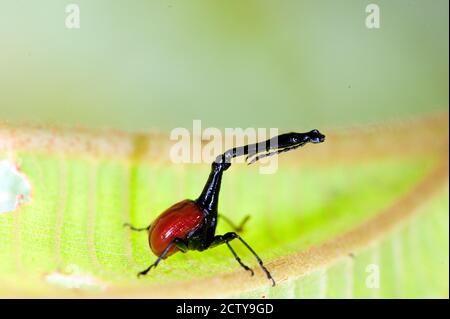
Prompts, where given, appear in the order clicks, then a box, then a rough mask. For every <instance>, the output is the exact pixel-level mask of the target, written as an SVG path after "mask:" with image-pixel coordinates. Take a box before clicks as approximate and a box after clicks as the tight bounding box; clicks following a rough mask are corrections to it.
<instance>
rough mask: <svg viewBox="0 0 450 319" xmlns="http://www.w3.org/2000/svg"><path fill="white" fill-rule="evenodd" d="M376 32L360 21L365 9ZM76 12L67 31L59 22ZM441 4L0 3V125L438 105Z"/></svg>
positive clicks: (263, 118)
mask: <svg viewBox="0 0 450 319" xmlns="http://www.w3.org/2000/svg"><path fill="white" fill-rule="evenodd" d="M372 2H373V3H376V4H378V5H379V6H380V9H381V28H380V29H368V28H366V26H365V19H366V16H367V13H366V12H365V8H366V6H367V4H369V3H372ZM69 3H77V4H78V5H79V7H80V10H81V28H80V29H67V28H66V27H65V19H66V16H67V14H66V12H65V7H66V5H67V4H69ZM448 9H449V8H448V1H447V0H433V1H425V0H421V1H412V0H396V1H361V0H345V1H333V0H320V1H317V0H315V1H300V0H289V1H288V0H284V1H275V0H272V1H269V0H249V1H238V0H233V1H230V0H227V1H203V0H191V1H185V0H167V1H162V0H161V1H156V0H155V1H149V0H131V1H124V0H96V1H92V0H77V1H74V0H72V1H69V0H67V1H61V0H59V1H58V0H45V1H44V0H42V1H31V0H28V1H20V0H0V121H11V122H18V123H23V122H25V123H29V122H32V123H34V122H37V123H58V124H63V125H80V126H87V127H116V128H120V129H126V130H142V129H149V128H159V129H163V130H170V129H172V128H173V127H179V126H181V127H187V128H190V127H191V126H192V120H193V119H201V120H203V123H202V124H203V126H204V127H206V126H215V127H219V128H223V127H243V128H245V127H280V128H286V129H290V128H296V129H306V128H311V127H325V126H326V127H340V126H348V125H354V124H364V123H370V122H381V121H386V120H388V119H398V118H405V117H408V116H412V115H416V114H421V113H426V112H432V111H436V110H448V85H449V83H448V57H449V56H448V36H449V34H448Z"/></svg>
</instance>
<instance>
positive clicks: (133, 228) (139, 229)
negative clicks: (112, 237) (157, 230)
mask: <svg viewBox="0 0 450 319" xmlns="http://www.w3.org/2000/svg"><path fill="white" fill-rule="evenodd" d="M151 226H152V225H151V224H150V225H148V226H147V227H144V228H137V227H134V226H132V225H131V224H129V223H125V224H123V227H130V229H131V230H134V231H143V230H147V231H148V230H149V229H150V227H151Z"/></svg>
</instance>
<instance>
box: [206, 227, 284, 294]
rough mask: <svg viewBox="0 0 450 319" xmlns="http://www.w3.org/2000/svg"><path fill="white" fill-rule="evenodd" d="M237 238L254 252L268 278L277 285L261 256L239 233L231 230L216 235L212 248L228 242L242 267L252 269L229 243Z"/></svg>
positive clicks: (273, 284)
mask: <svg viewBox="0 0 450 319" xmlns="http://www.w3.org/2000/svg"><path fill="white" fill-rule="evenodd" d="M236 238H237V239H239V240H240V241H241V242H242V243H243V244H244V246H245V247H247V248H248V250H250V252H251V253H252V254H253V256H255V258H256V260H257V261H258V263H259V266H260V267H261V269H262V270H263V271H264V273H265V274H266V276H267V278H268V279H269V280H271V281H272V286H275V280H274V279H273V277H272V275H271V274H270V272H269V271H268V270H267V268H266V267H265V266H264V264H263V262H262V260H261V258H259V256H258V255H257V254H256V252H255V251H254V250H253V249H252V248H251V247H250V246H249V245H248V244H247V243H246V242H245V241H244V240H243V239H242V238H241V236H239V235H238V234H236V233H233V232H230V233H226V234H224V235H222V236H220V235H219V236H214V240H213V242H212V243H211V245H210V248H212V247H215V246H218V245H221V244H224V243H226V244H227V246H228V247H229V248H230V250H231V252H232V253H233V255H234V256H235V258H236V260H237V261H238V262H239V264H240V265H241V266H242V267H244V269H245V270H250V268H249V267H247V266H245V265H244V264H243V263H242V262H241V260H240V258H239V257H238V256H237V255H236V252H234V250H233V249H232V248H231V246H230V245H229V242H230V241H232V240H233V239H236ZM252 274H253V271H252Z"/></svg>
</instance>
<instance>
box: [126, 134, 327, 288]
mask: <svg viewBox="0 0 450 319" xmlns="http://www.w3.org/2000/svg"><path fill="white" fill-rule="evenodd" d="M324 140H325V136H324V135H322V134H321V133H320V132H319V131H318V130H312V131H310V132H307V133H287V134H282V135H279V136H276V137H274V138H271V139H269V140H267V141H265V142H260V143H255V144H250V145H245V146H241V147H237V148H232V149H230V150H228V151H226V152H225V153H223V154H222V155H219V156H217V158H216V159H215V161H214V162H213V163H212V165H211V172H210V174H209V177H208V180H207V182H206V184H205V186H204V188H203V191H202V193H201V194H200V196H199V197H198V198H197V199H196V200H190V199H186V200H183V201H181V202H178V203H176V204H174V205H173V206H171V207H169V208H168V209H167V210H165V211H164V212H163V213H162V214H161V215H159V217H157V218H156V220H155V221H154V222H153V223H151V224H150V225H149V226H148V227H145V228H136V227H133V226H132V225H130V224H128V223H126V224H124V226H128V227H130V229H131V230H134V231H145V230H146V231H148V242H149V246H150V249H151V250H152V252H153V253H154V254H155V255H156V256H157V259H156V261H155V262H154V263H153V264H151V265H150V266H149V267H148V268H147V269H145V270H143V271H141V272H139V273H138V277H139V276H141V275H146V274H147V273H148V272H149V271H150V269H152V268H154V267H156V266H158V264H159V263H160V262H161V260H163V259H166V258H167V257H169V256H170V255H172V254H174V253H176V252H178V251H181V252H183V253H184V252H187V251H188V250H198V251H203V250H206V249H209V248H213V247H216V246H218V245H222V244H225V245H227V247H228V249H229V250H230V251H231V253H232V254H233V256H234V258H235V259H236V261H237V262H238V263H239V264H240V265H241V266H242V267H243V268H244V269H245V270H247V271H249V272H250V274H251V275H252V276H253V275H254V273H253V270H252V269H251V268H250V267H248V266H247V265H245V264H244V263H243V262H242V261H241V259H240V258H239V256H238V255H237V254H236V252H235V250H234V249H233V248H232V247H231V245H230V242H231V241H233V240H235V239H237V240H239V241H240V242H241V243H242V244H243V245H244V246H245V247H247V249H248V250H249V251H250V252H251V253H252V254H253V256H254V257H255V258H256V260H257V262H258V263H259V266H260V267H261V269H262V270H263V271H264V273H265V274H266V276H267V278H268V279H269V280H270V281H271V282H272V285H273V286H274V285H275V280H274V279H273V277H272V275H271V274H270V272H269V271H268V270H267V268H266V267H265V266H264V264H263V262H262V260H261V258H259V256H258V255H257V254H256V252H255V251H254V250H253V249H252V248H251V247H250V245H249V244H248V243H247V242H246V241H245V240H244V239H243V238H242V237H241V236H240V235H239V234H238V232H239V231H240V230H242V228H243V226H244V224H245V223H246V221H247V220H248V216H247V217H246V218H245V219H244V220H243V222H242V223H241V224H240V225H239V226H236V225H234V224H233V223H232V222H231V221H230V220H229V219H228V218H226V217H225V216H222V215H218V212H217V207H218V201H219V192H220V185H221V182H222V175H223V172H224V171H226V170H227V169H228V168H230V166H231V159H233V158H235V157H238V156H247V157H246V161H247V163H248V164H252V163H255V162H256V161H258V160H260V159H261V158H264V157H267V156H272V155H276V154H279V153H283V152H287V151H290V150H293V149H296V148H298V147H301V146H303V145H305V144H307V143H321V142H323V141H324ZM219 216H220V217H222V218H223V219H224V220H225V221H226V222H228V223H229V224H230V226H231V227H232V228H234V231H233V232H227V233H225V234H223V235H216V226H217V219H218V217H219Z"/></svg>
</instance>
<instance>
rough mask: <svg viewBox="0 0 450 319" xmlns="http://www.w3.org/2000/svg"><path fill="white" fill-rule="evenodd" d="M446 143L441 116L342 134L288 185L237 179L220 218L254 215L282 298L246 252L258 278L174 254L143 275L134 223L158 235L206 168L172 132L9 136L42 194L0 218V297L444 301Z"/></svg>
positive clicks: (4, 137)
mask: <svg viewBox="0 0 450 319" xmlns="http://www.w3.org/2000/svg"><path fill="white" fill-rule="evenodd" d="M446 134H448V122H446V120H443V119H442V118H441V119H439V118H438V119H436V118H433V119H426V120H422V121H417V122H412V123H409V124H404V125H400V126H399V127H394V126H389V127H385V128H383V129H379V130H377V129H373V128H372V129H367V130H361V129H354V130H351V131H337V132H331V134H329V135H327V137H328V136H329V138H328V139H327V142H326V143H325V144H323V147H321V146H322V145H320V146H311V147H305V148H304V149H302V150H300V151H298V152H297V153H296V152H293V153H292V154H287V155H286V156H280V159H279V168H278V171H277V172H276V174H273V175H261V174H259V172H258V169H257V167H252V166H248V167H247V166H245V165H234V166H233V167H232V169H230V170H229V171H227V172H226V174H225V176H224V183H223V187H222V193H221V198H220V203H219V206H220V211H221V213H222V214H225V215H227V217H229V218H230V219H232V220H235V221H236V222H239V221H240V220H241V219H242V218H244V216H246V215H247V214H250V215H251V219H250V221H249V222H248V224H247V228H246V229H245V232H244V233H243V234H242V236H243V237H244V238H245V239H246V241H247V242H249V243H250V244H251V245H252V247H253V248H254V249H255V250H256V251H257V252H258V253H259V255H260V256H261V257H262V259H263V260H264V262H265V264H266V265H267V267H268V268H269V269H270V270H271V271H272V273H273V275H274V277H275V279H276V281H277V283H278V285H277V286H276V287H275V288H272V287H270V282H269V281H268V280H267V279H266V278H265V277H264V276H263V274H262V272H261V271H260V270H259V269H258V267H257V264H256V262H255V260H254V259H253V257H252V256H251V254H249V253H248V251H246V250H245V249H244V248H243V247H241V246H240V245H239V243H238V242H233V243H232V245H233V247H234V248H236V250H237V252H238V253H239V255H241V257H242V259H243V260H244V261H245V262H246V263H247V264H249V265H251V266H252V267H253V268H254V269H255V270H256V271H255V276H254V277H250V276H249V275H248V274H247V273H246V272H245V271H244V270H242V269H241V268H240V267H239V265H238V264H237V263H236V261H235V260H234V258H233V256H232V255H231V254H230V252H229V251H228V250H227V249H226V247H225V246H224V247H217V248H214V249H211V250H208V251H205V252H202V253H199V252H189V253H187V254H181V253H179V254H175V255H174V256H171V257H170V258H168V259H167V260H164V261H163V262H162V263H161V264H160V265H159V266H158V268H156V269H152V271H151V272H150V273H149V274H148V275H147V276H146V277H145V278H142V279H137V278H136V273H137V272H138V271H140V270H142V269H144V268H146V267H147V266H148V265H149V264H150V263H152V262H153V261H154V259H155V256H153V255H152V254H151V252H150V250H149V248H148V243H147V238H146V234H145V233H132V232H130V231H129V230H128V229H126V228H123V226H122V225H123V223H124V222H130V223H132V224H134V225H136V226H142V227H144V226H147V225H148V224H149V223H150V222H151V221H152V220H153V219H154V218H155V217H156V216H157V215H158V214H159V213H160V212H161V211H163V210H164V209H166V208H167V207H168V206H170V205H171V204H173V203H174V202H176V201H179V200H181V199H184V198H196V197H197V196H198V195H199V192H200V191H201V189H202V187H203V184H204V182H205V180H206V177H207V175H208V171H209V165H208V164H201V165H175V164H172V163H170V162H169V161H168V159H167V156H166V154H167V149H168V147H169V146H170V144H169V142H168V140H167V138H166V137H165V136H164V135H156V134H148V135H146V134H137V135H135V134H125V133H117V132H88V131H75V130H59V129H50V128H30V127H28V128H22V127H14V128H11V127H7V126H4V127H0V141H2V143H0V160H1V159H6V158H8V159H12V160H13V161H14V162H15V163H16V164H18V166H19V167H20V170H21V172H22V173H23V174H24V175H25V176H26V178H27V179H28V180H29V181H30V183H31V187H32V199H31V201H30V202H29V203H27V204H25V205H23V206H22V207H21V208H19V209H16V210H15V211H13V212H9V213H3V214H0V238H1V240H0V295H3V296H27V297H30V296H31V297H33V296H58V297H60V296H67V297H78V296H98V297H118V296H129V297H217V296H220V297H252V298H259V297H271V298H279V297H281V298H304V297H331V298H340V297H349V298H350V297H353V298H365V297H369V298H371V297H445V296H448V186H446V185H448V166H447V165H446V164H445V162H446V160H447V154H448V139H447V135H446ZM393 137H395V138H393ZM294 153H295V154H294ZM227 230H228V228H227V226H226V225H222V224H219V226H218V233H221V232H225V231H227ZM374 286H377V287H378V288H377V287H374Z"/></svg>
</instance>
